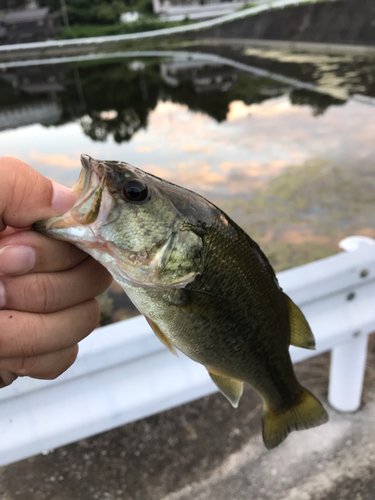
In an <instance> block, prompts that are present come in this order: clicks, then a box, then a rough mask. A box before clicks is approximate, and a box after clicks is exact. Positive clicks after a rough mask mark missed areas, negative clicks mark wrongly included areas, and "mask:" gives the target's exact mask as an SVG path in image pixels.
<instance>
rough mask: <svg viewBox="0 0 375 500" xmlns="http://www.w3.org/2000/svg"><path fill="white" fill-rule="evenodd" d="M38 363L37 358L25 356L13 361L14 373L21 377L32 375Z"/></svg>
mask: <svg viewBox="0 0 375 500" xmlns="http://www.w3.org/2000/svg"><path fill="white" fill-rule="evenodd" d="M37 362H38V357H37V356H24V357H22V358H16V359H14V360H13V371H14V372H15V373H17V375H18V376H20V377H25V376H26V375H32V373H33V371H34V369H35V366H36V365H37Z"/></svg>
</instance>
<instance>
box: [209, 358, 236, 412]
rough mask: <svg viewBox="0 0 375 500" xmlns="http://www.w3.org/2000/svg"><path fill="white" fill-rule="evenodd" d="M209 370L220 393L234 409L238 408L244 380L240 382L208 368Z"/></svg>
mask: <svg viewBox="0 0 375 500" xmlns="http://www.w3.org/2000/svg"><path fill="white" fill-rule="evenodd" d="M206 368H207V367H206ZM207 370H208V374H209V375H210V377H211V379H212V381H213V382H214V383H215V384H216V385H217V387H218V389H219V390H220V392H222V393H223V394H224V396H225V397H226V398H227V399H228V401H229V402H230V403H231V404H232V406H233V407H234V408H237V406H238V403H239V401H240V398H241V396H242V392H243V382H242V380H238V379H236V378H233V377H229V376H228V375H223V374H221V373H217V372H212V371H210V370H209V369H208V368H207Z"/></svg>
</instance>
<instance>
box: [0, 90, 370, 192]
mask: <svg viewBox="0 0 375 500" xmlns="http://www.w3.org/2000/svg"><path fill="white" fill-rule="evenodd" d="M374 138H375V107H369V106H366V105H365V104H361V103H357V102H353V101H349V102H348V103H346V104H345V105H344V106H342V107H331V108H330V109H329V110H327V111H326V113H325V114H323V115H321V116H318V117H314V116H313V115H312V113H311V110H310V109H309V108H308V107H307V106H295V105H291V104H290V101H289V99H288V97H287V96H282V97H278V98H275V99H270V100H268V101H266V102H264V103H262V104H255V105H245V104H244V103H243V102H241V101H234V102H232V103H231V104H230V107H229V113H228V115H227V120H226V121H225V122H222V123H217V122H216V121H215V120H214V119H212V118H211V117H208V116H207V115H204V114H202V113H199V112H193V111H190V110H189V109H188V108H187V106H184V105H180V104H175V103H171V102H161V101H159V102H158V104H157V107H156V109H155V110H153V111H151V112H150V115H149V118H148V126H147V128H146V129H141V130H139V131H138V132H136V133H135V134H134V135H133V137H132V140H131V141H130V142H124V143H121V144H117V143H116V142H115V141H114V140H113V139H112V138H109V139H108V140H107V141H106V142H93V141H92V140H91V139H90V138H89V137H87V136H86V135H84V134H83V133H82V128H81V125H80V123H78V122H75V123H69V124H66V125H62V126H60V127H49V128H46V127H43V126H41V125H37V124H35V125H31V126H27V127H21V128H18V129H15V130H6V131H3V132H2V133H1V134H0V145H1V149H2V151H3V153H4V154H6V155H8V156H15V157H18V158H21V159H22V160H23V161H25V162H27V163H29V164H30V165H32V166H33V167H34V168H35V169H37V170H38V171H40V172H41V173H43V174H44V175H46V176H47V177H50V178H51V179H53V180H56V181H58V182H61V183H63V184H66V185H68V186H71V185H72V184H73V183H74V182H75V180H76V179H77V178H78V174H79V170H80V162H79V156H80V154H81V153H83V152H84V153H88V154H90V155H91V156H93V157H96V158H102V159H116V160H122V161H126V162H128V163H131V164H133V165H136V166H138V167H140V168H142V169H144V170H147V171H149V172H151V173H153V174H155V175H159V176H161V177H165V178H166V179H168V180H170V181H172V182H175V183H177V184H181V185H183V186H185V187H188V188H189V189H193V190H196V191H198V192H200V193H202V194H204V195H206V196H210V197H211V198H222V197H224V198H225V197H228V196H236V197H238V196H241V197H243V198H248V196H249V194H251V192H252V190H253V189H254V188H258V187H261V186H263V185H264V184H265V183H266V182H267V181H268V179H269V178H270V177H273V176H275V175H278V174H280V173H281V172H282V171H283V170H284V169H285V167H287V166H289V165H301V164H303V163H304V162H305V161H307V160H310V159H315V158H319V159H326V160H330V161H333V162H334V163H337V164H349V165H352V166H353V168H355V167H356V165H357V164H358V162H359V161H360V162H366V163H367V162H369V163H370V162H371V163H375V146H374Z"/></svg>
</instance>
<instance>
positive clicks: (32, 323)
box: [15, 314, 46, 357]
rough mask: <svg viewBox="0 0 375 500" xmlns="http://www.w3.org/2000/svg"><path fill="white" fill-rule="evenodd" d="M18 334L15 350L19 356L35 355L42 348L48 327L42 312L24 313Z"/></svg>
mask: <svg viewBox="0 0 375 500" xmlns="http://www.w3.org/2000/svg"><path fill="white" fill-rule="evenodd" d="M20 323H21V324H20V329H19V332H18V335H17V336H16V346H15V350H16V352H17V353H18V356H23V357H28V356H34V355H35V354H37V353H38V352H39V351H40V350H41V348H42V341H41V340H42V338H43V337H44V336H45V332H46V328H45V324H44V320H43V316H42V315H41V314H24V315H23V318H22V321H21V322H20Z"/></svg>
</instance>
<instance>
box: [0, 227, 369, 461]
mask: <svg viewBox="0 0 375 500" xmlns="http://www.w3.org/2000/svg"><path fill="white" fill-rule="evenodd" d="M340 247H341V248H342V249H343V250H346V252H343V253H340V254H338V255H334V256H332V257H328V258H326V259H323V260H319V261H317V262H313V263H311V264H306V265H304V266H300V267H297V268H294V269H290V270H288V271H283V272H281V273H279V274H278V278H279V281H280V284H281V286H282V287H283V289H284V290H285V291H286V293H287V294H288V295H290V296H291V297H292V299H293V300H294V301H295V302H296V303H297V304H298V305H299V306H300V307H301V308H302V310H303V312H304V313H305V315H306V317H307V319H308V321H309V322H310V324H311V327H312V330H313V332H314V333H315V337H316V342H317V349H316V351H308V350H305V349H299V348H296V347H291V355H292V359H293V361H294V362H298V361H302V360H304V359H307V358H309V357H311V356H315V355H317V354H320V353H322V352H325V351H329V350H332V358H331V373H330V386H329V402H330V404H331V405H332V406H333V407H334V408H335V409H337V410H339V411H355V410H357V409H358V408H359V406H360V401H361V394H362V385H363V376H364V370H365V364H366V353H367V342H368V336H369V334H370V333H372V332H373V331H375V240H373V239H371V238H366V237H361V236H353V237H350V238H346V239H345V240H343V241H342V242H341V243H340ZM216 390H217V389H216V386H215V385H214V384H213V382H212V381H211V379H210V377H209V376H208V374H207V372H206V370H205V368H204V367H203V366H201V365H199V364H198V363H194V362H193V361H191V360H190V359H189V358H187V357H186V356H184V355H182V354H180V358H179V359H177V358H176V357H174V356H172V355H171V354H170V352H169V351H168V350H167V349H166V348H165V347H164V346H163V345H162V344H161V343H160V342H159V341H158V339H157V338H156V337H155V335H154V334H153V332H152V331H151V330H150V327H149V326H148V324H147V322H146V321H145V319H144V318H143V317H136V318H133V319H129V320H126V321H122V322H119V323H115V324H112V325H109V326H105V327H102V328H98V329H97V330H96V331H95V332H93V333H92V334H91V335H90V336H89V337H88V338H86V339H85V340H83V341H82V342H81V344H80V354H79V356H78V359H77V361H76V363H75V364H74V365H73V366H72V367H71V368H70V369H69V370H68V371H67V372H66V373H64V374H63V375H62V376H61V377H59V378H58V379H56V380H53V381H45V380H34V379H30V378H22V379H18V380H17V381H16V382H14V383H13V384H12V385H11V386H9V387H6V388H4V389H1V390H0V464H2V465H5V464H8V463H11V462H14V461H17V460H21V459H23V458H26V457H29V456H31V455H35V454H37V453H40V452H42V451H44V450H48V449H51V448H55V447H58V446H62V445H65V444H67V443H70V442H73V441H76V440H78V439H82V438H85V437H88V436H91V435H93V434H97V433H99V432H103V431H106V430H108V429H111V428H114V427H117V426H120V425H123V424H126V423H128V422H131V421H134V420H137V419H140V418H143V417H146V416H148V415H151V414H154V413H157V412H160V411H163V410H167V409H169V408H172V407H174V406H178V405H181V404H183V403H187V402H188V401H192V400H194V399H197V398H200V397H202V396H205V395H207V394H211V393H213V392H215V391H216Z"/></svg>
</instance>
